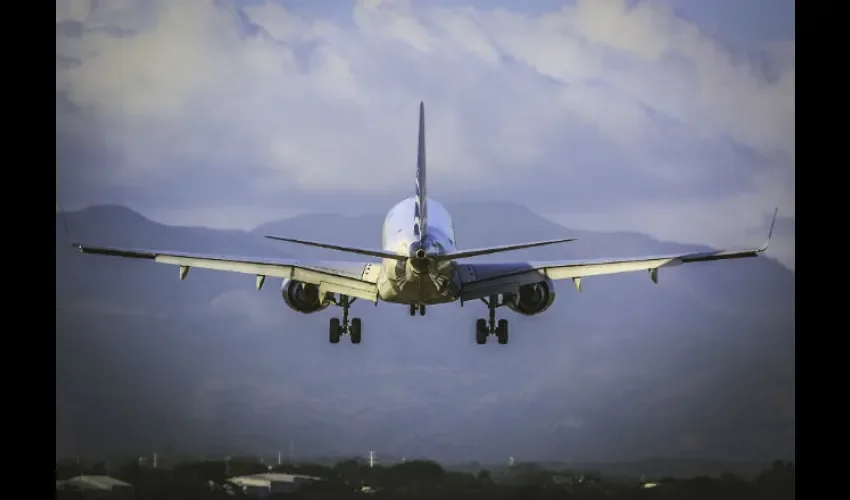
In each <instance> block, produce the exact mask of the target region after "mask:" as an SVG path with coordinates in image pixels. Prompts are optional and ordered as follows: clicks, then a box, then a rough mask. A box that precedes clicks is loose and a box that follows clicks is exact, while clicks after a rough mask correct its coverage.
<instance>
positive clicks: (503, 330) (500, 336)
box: [496, 319, 508, 345]
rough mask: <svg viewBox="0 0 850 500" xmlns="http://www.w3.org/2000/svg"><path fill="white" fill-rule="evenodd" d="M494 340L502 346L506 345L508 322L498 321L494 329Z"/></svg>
mask: <svg viewBox="0 0 850 500" xmlns="http://www.w3.org/2000/svg"><path fill="white" fill-rule="evenodd" d="M496 339H497V340H498V341H499V343H500V344H502V345H505V344H507V343H508V320H506V319H500V320H499V326H497V327H496Z"/></svg>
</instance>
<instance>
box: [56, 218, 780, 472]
mask: <svg viewBox="0 0 850 500" xmlns="http://www.w3.org/2000/svg"><path fill="white" fill-rule="evenodd" d="M447 208H448V209H449V210H450V212H451V213H452V215H453V218H454V224H455V229H456V231H457V239H458V245H459V246H460V247H461V248H473V247H481V246H489V245H497V244H505V243H513V242H523V241H530V240H537V239H549V238H557V237H561V236H574V237H577V238H578V241H576V242H572V243H566V244H563V245H556V246H554V247H548V248H538V249H531V250H525V251H518V252H514V253H508V254H501V255H496V256H490V257H488V258H482V259H481V260H505V259H510V260H514V259H516V260H522V259H534V260H549V259H562V258H585V257H586V258H596V257H616V256H638V255H650V254H657V253H668V252H679V251H694V250H707V248H703V247H699V246H694V245H682V244H677V243H669V242H662V241H657V240H655V239H653V238H650V237H648V236H645V235H642V234H637V233H600V232H592V231H574V230H570V229H568V228H564V227H562V226H560V225H558V224H555V223H553V222H551V221H549V220H547V219H545V218H543V217H541V216H539V215H537V214H535V213H533V212H531V211H529V210H528V209H526V208H524V207H522V206H519V205H516V204H512V203H503V202H493V203H467V204H455V205H448V207H447ZM381 222H382V215H380V214H374V215H363V216H356V217H350V216H343V215H337V214H311V215H302V216H297V217H292V218H287V219H284V220H279V221H273V222H269V223H267V224H263V225H262V226H260V227H257V228H256V229H254V230H251V231H236V230H217V229H208V228H197V227H174V226H168V225H163V224H159V223H156V222H153V221H151V220H148V219H146V218H145V217H143V216H141V215H140V214H138V213H136V212H134V211H132V210H130V209H128V208H125V207H120V206H96V207H90V208H87V209H84V210H80V211H76V212H68V213H65V214H57V218H56V318H57V319H56V368H57V370H56V377H57V378H56V385H57V388H56V390H57V392H56V403H57V417H56V431H57V450H56V451H57V455H68V454H72V453H142V452H148V451H151V450H156V449H160V450H162V449H165V448H166V447H167V448H172V449H181V450H187V451H193V452H199V453H208V452H215V451H216V450H221V451H222V453H228V454H236V453H239V452H244V453H266V454H269V453H272V454H273V453H276V450H278V449H284V450H286V449H288V445H289V443H290V442H292V443H293V447H294V450H295V454H296V455H299V454H309V455H328V456H338V455H346V454H350V455H363V454H364V453H367V452H368V450H370V449H374V450H377V451H378V452H379V453H387V454H393V455H398V456H427V457H432V458H434V459H436V460H441V461H463V460H479V461H482V462H500V463H501V462H506V461H507V457H509V456H513V457H516V460H518V461H519V460H522V461H531V460H541V461H543V460H558V461H626V460H636V459H641V458H646V457H657V456H662V457H670V458H681V459H693V458H718V459H725V460H726V459H728V460H771V459H774V458H793V455H794V416H795V411H794V390H795V384H794V342H795V340H794V338H795V313H794V300H795V293H794V273H793V272H791V271H789V270H788V269H787V268H785V267H783V266H782V265H780V264H779V263H778V262H776V261H775V260H773V259H771V258H770V257H769V252H768V254H767V256H766V257H763V258H756V259H743V260H740V261H720V262H712V263H705V264H695V265H688V266H680V267H677V268H673V269H669V270H667V269H662V270H661V272H660V273H659V283H658V284H653V283H652V281H650V279H649V276H648V275H647V273H632V274H623V275H613V276H601V277H596V278H588V279H586V280H584V282H583V283H582V285H583V286H582V291H581V293H578V292H577V291H576V290H575V289H574V288H573V286H572V283H571V282H558V283H557V284H556V286H557V297H556V299H555V303H554V305H553V306H552V307H551V308H550V309H549V310H548V311H546V312H545V313H543V314H541V315H539V316H534V317H523V316H519V315H516V314H514V313H512V312H510V311H508V310H507V309H500V310H499V314H500V316H501V317H506V318H508V319H510V320H511V343H510V344H509V345H507V346H501V345H498V344H496V343H495V342H491V343H488V344H487V345H485V346H478V345H476V344H475V342H474V335H473V331H474V322H475V319H476V318H478V317H484V316H485V315H486V307H485V306H484V305H483V304H480V303H477V302H473V303H467V304H464V306H463V307H461V306H460V305H459V304H449V305H444V306H439V307H437V306H435V307H431V308H429V309H428V314H427V315H426V316H424V317H418V316H417V317H410V316H408V312H407V308H406V307H404V306H399V305H392V304H386V303H380V304H378V305H377V306H374V305H372V304H370V303H363V302H358V303H357V304H356V305H354V306H353V308H352V314H353V315H354V316H359V317H361V318H362V319H363V324H364V334H363V343H362V344H361V345H351V344H350V343H347V342H341V343H340V344H338V345H331V344H329V342H328V340H327V323H328V319H329V318H330V317H333V316H334V315H338V314H339V310H338V309H335V308H329V309H327V310H325V311H322V312H319V313H316V314H313V315H303V314H300V313H297V312H295V311H292V310H290V309H289V308H288V307H287V306H286V305H285V304H284V302H283V300H282V299H281V296H280V284H279V282H275V281H270V280H267V283H266V285H265V287H264V288H263V289H262V290H261V291H257V290H256V289H255V287H254V277H253V276H246V275H236V274H229V273H220V272H215V271H206V270H200V269H193V270H191V271H190V272H189V274H188V276H187V278H186V280H185V281H179V279H178V270H177V269H176V268H174V267H173V266H163V265H158V264H155V263H152V262H149V261H132V260H126V259H118V258H112V257H100V256H92V255H83V254H80V253H79V252H78V251H76V250H74V249H73V248H71V246H70V245H69V237H70V238H72V239H74V240H77V241H82V242H86V243H89V244H103V245H112V246H132V247H141V248H149V249H172V250H183V251H197V252H204V253H214V254H224V255H228V254H230V255H246V256H258V257H275V256H278V257H285V258H318V259H339V260H347V259H350V258H351V257H350V256H347V255H346V254H342V253H339V252H334V251H331V250H320V249H313V248H305V247H299V246H297V245H293V244H287V243H281V242H274V241H270V240H267V239H264V238H263V235H264V234H275V235H281V236H290V237H294V238H305V239H312V240H323V241H329V242H338V243H342V244H349V245H353V246H363V247H378V246H379V244H380V228H381ZM66 227H67V233H70V234H66ZM743 243H748V244H747V245H742V246H749V245H750V244H753V243H755V245H757V244H759V243H761V242H743Z"/></svg>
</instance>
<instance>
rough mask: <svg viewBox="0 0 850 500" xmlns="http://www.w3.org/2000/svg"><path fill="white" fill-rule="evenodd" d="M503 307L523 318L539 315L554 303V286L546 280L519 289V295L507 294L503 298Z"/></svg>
mask: <svg viewBox="0 0 850 500" xmlns="http://www.w3.org/2000/svg"><path fill="white" fill-rule="evenodd" d="M504 300H505V305H507V306H508V308H510V310H511V311H514V312H516V313H519V314H522V315H524V316H534V315H535V314H540V313H542V312H543V311H545V310H546V309H549V306H551V305H552V303H553V302H555V284H554V283H552V280H550V279H547V280H545V281H541V282H539V283H534V284H531V285H523V286H521V287H519V293H515V294H513V293H512V294H508V295H505V297H504Z"/></svg>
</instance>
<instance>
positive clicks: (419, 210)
mask: <svg viewBox="0 0 850 500" xmlns="http://www.w3.org/2000/svg"><path fill="white" fill-rule="evenodd" d="M426 180H427V177H426V175H425V103H424V102H422V101H419V154H418V156H417V158H416V196H415V200H416V203H415V205H414V212H413V234H414V235H415V236H416V237H418V238H419V241H420V242H422V241H424V240H425V236H426V235H427V234H428V188H427V183H426Z"/></svg>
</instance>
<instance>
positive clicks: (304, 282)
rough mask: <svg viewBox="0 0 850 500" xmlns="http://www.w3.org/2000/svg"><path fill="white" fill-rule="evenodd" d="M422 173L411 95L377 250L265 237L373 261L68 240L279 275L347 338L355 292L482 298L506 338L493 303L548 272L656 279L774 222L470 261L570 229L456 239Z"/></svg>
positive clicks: (443, 299)
mask: <svg viewBox="0 0 850 500" xmlns="http://www.w3.org/2000/svg"><path fill="white" fill-rule="evenodd" d="M426 180H427V176H426V169H425V109H424V104H423V103H421V102H420V103H419V152H418V159H417V162H416V184H415V188H414V194H413V196H412V197H410V198H407V199H404V200H402V201H400V202H399V203H398V204H396V205H395V206H394V207H392V208H391V209H390V211H389V213H388V214H387V216H386V219H385V220H384V227H383V244H382V248H381V249H380V250H373V249H365V248H354V247H351V246H345V245H339V244H331V243H324V242H316V241H304V240H299V239H293V238H283V237H279V236H266V238H270V239H273V240H280V241H286V242H291V243H298V244H301V245H308V246H312V247H319V248H329V249H333V250H339V251H342V252H348V253H352V254H359V255H362V256H366V257H371V258H372V260H373V261H372V262H361V263H356V262H329V261H307V260H300V259H299V260H289V259H268V258H245V257H225V256H216V255H203V254H195V253H185V252H177V251H168V250H163V251H160V250H142V249H131V248H111V247H97V246H89V245H84V244H74V246H75V247H76V248H78V249H79V250H80V251H82V252H83V253H91V254H102V255H113V256H119V257H129V258H135V259H148V260H152V261H154V262H159V263H161V264H172V265H175V266H179V269H180V279H181V280H182V279H185V278H186V274H187V273H188V272H189V269H191V268H193V267H198V268H204V269H214V270H218V271H230V272H236V273H244V274H253V275H256V278H257V282H256V285H257V289H258V290H259V289H261V288H262V287H263V283H265V279H266V277H267V276H271V277H275V278H282V279H283V283H282V287H281V294H282V296H283V300H284V301H285V302H286V304H287V305H288V306H289V307H290V308H292V309H294V310H296V311H298V312H301V313H305V314H311V313H315V312H318V311H321V310H323V309H325V308H327V307H329V306H331V305H334V306H338V307H340V308H342V318H331V320H330V328H329V339H330V342H331V343H333V344H336V343H338V342H339V340H340V337H341V336H344V335H348V336H349V337H350V339H351V342H352V343H353V344H359V343H360V341H361V335H362V328H363V326H362V322H361V321H360V319H359V318H352V319H349V310H350V308H351V304H352V303H354V301H355V300H357V299H364V300H368V301H371V302H374V303H375V304H376V305H377V303H378V301H384V302H388V303H393V304H405V305H407V306H408V307H409V308H410V315H411V316H415V315H416V314H417V313H418V314H419V315H420V316H424V315H425V308H426V306H429V305H436V304H446V303H449V302H455V301H460V304H461V306H462V305H463V304H464V303H465V302H469V301H471V300H474V299H480V300H481V301H482V302H483V303H484V304H485V305H486V306H487V309H488V311H489V315H488V317H487V318H481V319H479V320H477V321H476V324H475V340H476V342H477V343H478V344H485V343H487V338H488V337H489V336H495V337H496V339H497V341H498V342H499V344H507V343H508V320H506V319H499V320H498V321H496V308H498V307H501V306H506V307H507V308H508V309H510V310H512V311H514V312H516V313H519V314H522V315H526V316H533V315H535V314H540V313H542V312H543V311H545V310H546V309H548V308H549V307H550V306H551V305H552V302H553V301H554V300H555V283H554V282H555V281H558V280H566V279H570V280H572V281H573V284H574V285H575V287H576V289H577V290H578V291H581V280H582V279H583V278H585V277H588V276H598V275H603V274H615V273H624V272H630V271H648V272H649V276H650V278H651V279H652V281H653V282H655V283H658V270H659V269H660V268H662V267H672V266H678V265H680V264H689V263H692V262H704V261H711V260H720V259H736V258H742V257H755V256H757V255H759V254H760V253H761V252H763V251H765V250H766V249H767V247H768V244H769V243H770V237H771V234H772V233H773V225H774V224H775V223H776V212H774V214H773V222H772V223H771V225H770V230H769V232H768V236H767V241H766V242H765V244H764V245H763V246H762V247H760V248H754V249H749V250H733V251H729V250H724V251H712V252H698V253H680V254H672V255H657V256H647V257H636V258H614V259H596V260H581V261H574V260H558V261H552V262H499V263H474V262H466V261H465V259H468V258H470V257H476V256H479V255H487V254H494V253H500V252H508V251H511V250H519V249H523V248H532V247H540V246H544V245H551V244H554V243H563V242H568V241H573V240H574V238H562V239H553V240H547V241H536V242H530V243H520V244H515V245H503V246H495V247H490V248H479V249H470V250H463V249H458V248H457V246H456V244H455V232H454V227H453V226H452V219H451V217H449V213H448V212H447V211H446V209H445V208H444V207H443V206H442V205H440V204H439V203H437V202H436V201H435V200H433V199H431V198H429V197H428V194H427V184H426ZM378 259H380V260H378Z"/></svg>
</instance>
